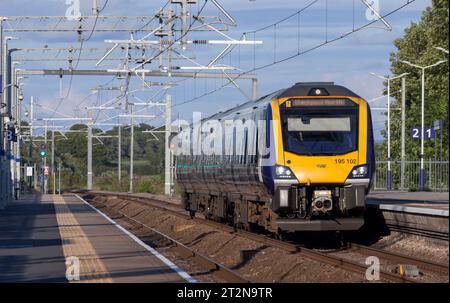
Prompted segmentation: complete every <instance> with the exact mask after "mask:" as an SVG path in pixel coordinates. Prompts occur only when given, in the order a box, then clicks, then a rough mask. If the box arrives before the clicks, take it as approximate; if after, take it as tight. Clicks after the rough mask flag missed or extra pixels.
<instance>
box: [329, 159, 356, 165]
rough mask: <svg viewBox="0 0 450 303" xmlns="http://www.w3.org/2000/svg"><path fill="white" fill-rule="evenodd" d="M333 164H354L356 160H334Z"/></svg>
mask: <svg viewBox="0 0 450 303" xmlns="http://www.w3.org/2000/svg"><path fill="white" fill-rule="evenodd" d="M334 163H335V164H356V159H334Z"/></svg>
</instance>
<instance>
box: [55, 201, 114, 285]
mask: <svg viewBox="0 0 450 303" xmlns="http://www.w3.org/2000/svg"><path fill="white" fill-rule="evenodd" d="M53 203H54V204H55V211H56V219H57V221H58V226H59V233H60V235H61V240H62V246H63V252H64V256H65V258H66V260H67V259H68V258H71V257H77V258H78V260H79V264H80V280H79V281H77V280H73V281H70V282H90V283H111V282H113V280H112V278H111V276H110V274H109V272H108V270H107V268H106V266H105V264H104V263H103V262H102V260H101V259H100V258H99V256H98V255H97V253H96V251H95V248H94V247H93V246H92V243H91V241H89V238H88V237H87V236H86V234H85V233H84V231H83V229H82V228H81V226H80V224H79V223H78V221H77V219H76V218H75V216H74V215H73V214H72V212H71V211H70V209H69V206H68V205H67V203H66V201H65V200H64V198H63V197H62V196H61V195H54V196H53ZM66 266H67V269H69V266H70V263H66Z"/></svg>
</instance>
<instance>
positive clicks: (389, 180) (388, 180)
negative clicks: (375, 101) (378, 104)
mask: <svg viewBox="0 0 450 303" xmlns="http://www.w3.org/2000/svg"><path fill="white" fill-rule="evenodd" d="M370 74H371V75H372V76H375V77H377V78H379V79H382V80H385V81H387V97H388V101H387V143H388V152H387V154H388V155H387V156H388V169H387V173H386V189H387V190H388V191H390V190H391V189H392V169H391V81H392V80H395V79H399V78H402V77H404V76H406V75H407V74H408V73H403V74H401V75H398V76H395V77H383V76H380V75H377V74H375V73H370Z"/></svg>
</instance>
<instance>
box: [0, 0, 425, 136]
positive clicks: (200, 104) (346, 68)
mask: <svg viewBox="0 0 450 303" xmlns="http://www.w3.org/2000/svg"><path fill="white" fill-rule="evenodd" d="M98 2H99V5H100V6H102V5H103V3H104V1H102V0H98ZM165 2H166V1H159V0H152V1H149V0H131V1H122V0H109V1H108V4H107V6H106V8H105V10H104V11H103V12H102V15H110V16H116V15H152V14H154V12H155V11H156V10H157V9H158V8H159V7H161V6H162V5H163V4H164V3H165ZM220 2H221V3H222V4H223V6H224V7H225V8H226V9H227V10H228V11H229V12H230V13H231V14H232V15H233V16H234V17H235V19H236V20H237V23H238V26H237V27H235V28H231V29H230V31H229V32H228V33H227V34H229V35H230V36H232V37H234V38H239V37H240V35H241V34H242V32H249V31H252V30H254V29H257V28H261V27H264V26H266V25H269V24H272V23H274V22H276V21H278V20H280V19H283V18H284V17H286V16H289V15H291V14H293V13H295V12H296V11H298V10H299V9H300V8H302V7H304V6H305V5H307V4H309V3H311V2H313V1H312V0H280V1H271V0H254V1H250V0H222V1H220ZM405 2H406V1H405V0H398V1H393V0H379V3H380V10H381V13H382V14H385V13H387V12H390V11H392V10H393V9H395V8H397V7H399V6H401V5H403V4H404V3H405ZM201 3H202V1H201ZM430 3H431V1H430V0H416V1H415V2H413V3H412V4H410V5H408V6H406V7H405V8H403V9H402V10H400V11H398V12H396V13H394V14H393V15H391V16H389V17H388V18H387V21H388V22H389V23H390V24H391V25H392V27H393V30H392V31H391V32H389V31H386V30H384V29H382V27H383V24H382V23H381V22H377V23H376V24H375V25H374V26H373V27H371V28H367V29H364V30H362V31H360V32H357V33H354V34H351V35H349V36H347V37H346V38H345V39H342V40H339V41H336V42H334V43H331V44H328V45H325V46H323V47H321V48H319V49H317V50H314V51H312V52H309V53H307V54H304V55H301V56H298V57H296V58H294V59H292V60H289V61H287V62H284V63H281V64H277V65H274V66H272V67H269V68H265V69H262V70H258V71H257V75H258V82H259V83H258V95H259V96H262V95H264V94H267V93H269V92H271V91H274V90H277V89H279V88H283V87H288V86H290V85H292V84H294V83H296V82H299V81H334V82H336V83H337V84H340V85H344V86H347V87H348V88H350V89H352V90H353V91H355V92H356V93H357V94H359V95H361V96H362V97H364V98H366V99H367V100H370V99H372V98H376V97H378V96H380V95H381V94H382V83H381V81H380V80H378V79H377V78H374V77H373V76H370V75H369V72H375V73H378V74H384V75H387V74H389V60H388V59H389V54H390V52H392V51H394V50H395V48H394V47H393V44H392V42H393V41H394V40H395V39H396V38H398V37H401V36H402V35H403V32H404V29H405V27H407V26H409V25H410V23H411V22H417V21H419V19H420V15H421V12H422V11H423V9H425V8H426V7H427V6H428V5H430ZM353 5H355V6H353ZM67 7H68V6H67V5H66V4H65V0H40V1H32V0H14V1H9V0H0V12H1V13H0V15H3V16H18V15H28V16H38V15H64V14H65V12H66V9H67ZM90 7H91V1H90V0H81V13H82V15H91V11H90ZM174 7H177V6H174ZM325 7H327V10H326V9H325ZM196 10H197V6H196V5H195V6H193V11H196ZM326 12H327V13H326ZM203 13H204V15H215V14H218V13H219V12H218V11H217V9H216V8H215V7H214V6H213V5H211V3H208V5H207V6H206V7H205V10H204V11H203ZM365 14H366V8H365V7H364V5H363V4H362V2H361V1H359V0H355V1H352V0H335V1H329V0H328V1H327V0H319V1H317V3H315V4H314V5H312V6H311V7H310V8H308V9H307V10H305V11H304V12H303V13H302V14H301V15H300V45H301V50H306V49H308V48H309V47H311V46H314V45H317V44H319V43H321V42H323V41H324V39H325V34H326V31H327V32H328V38H329V39H332V38H335V37H339V36H340V35H341V34H343V33H346V32H348V31H349V30H351V29H352V27H353V22H355V26H356V27H358V26H360V25H363V24H365V23H367V22H368V21H367V19H366V16H365ZM353 16H354V19H353ZM353 20H354V21H353ZM24 24H26V25H30V26H34V27H37V26H41V25H42V24H44V23H42V22H41V23H39V22H28V23H22V24H19V25H20V26H23V25H24ZM99 24H100V25H98V26H102V24H101V23H99ZM136 24H142V23H139V22H132V23H130V24H129V25H130V26H133V25H136ZM326 24H328V29H327V30H326V26H325V25H326ZM11 25H12V26H16V25H17V24H11ZM69 25H70V24H69ZM8 26H9V24H7V25H6V28H8ZM298 28H299V27H298V19H297V17H294V18H291V19H289V20H287V21H285V22H283V23H281V24H279V25H278V26H277V28H276V32H274V29H273V28H269V29H268V30H265V31H262V32H258V34H257V35H256V36H255V39H257V40H262V41H263V46H258V47H257V48H256V57H255V62H256V63H257V65H262V64H267V63H270V62H271V61H272V60H273V57H274V34H276V42H277V43H276V57H277V58H283V57H286V56H288V55H290V54H293V53H295V52H297V47H298ZM8 35H9V34H8ZM85 35H86V34H85ZM14 36H17V37H20V40H17V41H13V42H11V44H10V45H11V47H21V48H34V47H36V48H41V47H43V46H44V45H48V46H49V47H68V46H70V45H71V46H73V47H79V45H80V44H79V42H78V41H77V35H76V34H75V33H51V34H47V33H33V34H29V33H28V34H24V33H14ZM141 36H142V34H140V35H137V37H141ZM129 37H130V36H129V33H95V34H94V35H93V36H92V38H91V40H90V41H88V42H86V43H85V44H84V46H83V47H84V48H85V49H88V48H93V47H98V48H106V47H109V46H110V45H108V44H106V43H105V42H104V40H105V39H128V38H129ZM189 39H220V36H218V35H217V34H215V33H208V34H198V33H193V34H192V35H190V36H189ZM248 39H253V36H252V35H249V36H248ZM220 50H221V48H220V47H212V46H200V47H193V48H192V49H189V50H188V52H187V53H188V54H189V53H191V52H192V53H195V54H196V55H197V57H198V61H200V62H201V63H202V64H207V63H208V62H209V60H211V59H212V58H214V57H215V55H217V54H218V52H220ZM253 50H254V48H253V46H241V47H239V48H236V49H235V50H234V52H233V53H232V54H231V56H229V57H227V58H225V59H224V60H223V61H222V63H223V64H232V65H234V66H238V67H239V68H241V69H242V70H248V69H249V68H252V67H253V62H254V52H253ZM40 55H42V54H39V53H38V54H34V53H33V54H19V53H17V55H16V56H17V57H26V56H28V57H30V56H40ZM90 55H93V54H89V53H87V52H86V51H85V52H84V53H83V54H82V56H90ZM120 55H121V54H120V53H117V55H116V57H118V56H120ZM182 64H184V65H190V66H191V65H192V64H191V63H187V62H184V63H182ZM92 65H93V62H89V64H86V63H84V62H82V63H80V64H79V65H78V68H80V69H85V68H86V69H87V68H92V67H93V66H92ZM60 67H61V68H67V67H68V63H67V62H55V63H48V62H33V63H31V62H27V63H25V64H22V65H20V68H60ZM116 67H117V64H113V65H111V66H109V67H108V68H116ZM101 68H102V69H104V68H105V67H101ZM147 68H155V66H147ZM151 80H152V81H166V80H167V79H151ZM174 80H175V81H178V80H180V79H174ZM109 81H111V83H110V84H109V85H118V83H119V82H118V81H117V80H114V79H113V78H105V77H90V78H81V77H74V78H73V79H72V85H71V89H70V93H69V95H68V97H67V98H66V99H65V100H64V102H62V104H60V105H59V107H58V111H59V112H62V113H64V114H66V115H77V116H85V113H84V112H83V111H79V110H78V111H77V110H74V109H75V108H76V105H77V104H81V105H80V106H81V107H82V106H88V105H92V104H102V103H104V102H106V101H107V100H109V99H111V98H113V97H115V95H116V94H117V92H115V91H112V92H102V93H99V94H97V95H95V94H93V95H89V94H90V93H91V91H90V88H92V87H95V86H97V85H101V84H104V83H107V82H109ZM69 83H70V77H64V78H63V86H64V89H65V91H64V95H65V94H66V93H67V88H68V87H69ZM222 83H225V82H223V81H222V80H220V79H219V80H208V81H205V80H202V79H197V80H187V81H184V82H182V83H180V84H179V85H178V86H177V87H176V88H174V89H172V90H171V94H172V95H173V103H174V104H179V103H183V102H184V101H186V100H190V99H192V98H193V97H195V96H198V95H201V94H203V93H204V92H207V91H210V90H213V89H215V88H217V87H219V86H221V85H222ZM238 83H239V85H240V86H241V87H242V89H243V90H244V91H245V92H246V94H248V95H250V85H249V82H248V81H247V82H246V81H238ZM139 87H140V82H139V81H137V80H134V81H133V82H132V83H131V89H138V88H139ZM157 93H158V90H156V89H155V88H152V89H150V90H145V91H139V92H136V93H135V94H134V95H135V96H136V97H138V98H140V99H142V100H146V99H148V98H149V97H150V96H154V95H155V94H157ZM59 94H60V93H59V82H58V79H57V77H41V76H34V77H33V78H28V79H25V86H24V95H25V105H26V104H27V103H28V100H29V97H30V96H34V98H35V100H37V102H38V103H39V104H41V105H42V106H44V107H45V108H49V109H54V108H55V107H57V106H58V103H59V101H58V96H59ZM156 96H157V97H160V96H161V97H162V94H159V95H156ZM83 100H84V101H83ZM245 100H246V99H245V97H244V95H242V94H241V93H240V92H239V91H238V90H236V89H235V88H233V87H232V86H231V85H230V86H228V87H226V88H224V89H222V90H219V91H218V92H217V93H214V94H211V95H208V96H206V97H204V98H200V99H198V100H196V101H195V102H192V103H189V104H186V105H182V106H176V107H174V108H173V119H175V118H177V117H178V116H179V117H180V118H183V119H186V120H190V119H191V117H192V112H193V111H201V112H202V114H203V115H204V116H207V115H210V114H213V113H215V112H217V111H218V110H222V109H226V108H229V107H232V106H234V105H236V104H238V103H242V102H244V101H245ZM81 101H83V103H81ZM385 101H386V100H385V99H380V100H379V101H377V102H376V103H374V105H375V106H379V107H382V106H384V105H385ZM144 112H145V113H148V114H150V113H151V114H156V115H158V111H157V110H155V109H148V110H146V111H144ZM36 114H37V116H38V117H41V118H42V117H47V116H49V115H51V114H52V113H51V111H48V110H47V111H45V110H43V109H42V108H37V113H36ZM108 116H114V113H108V114H105V113H102V114H100V115H99V117H98V121H102V120H105V119H107V117H108ZM374 116H375V119H374V120H375V123H376V125H375V129H376V130H377V134H376V136H377V138H378V139H379V138H380V137H379V135H378V132H379V130H380V129H382V128H383V125H384V124H383V121H384V117H383V116H382V115H381V114H380V113H374ZM54 117H58V114H55V115H54ZM114 121H116V120H114ZM140 121H141V122H147V123H151V124H154V125H155V126H159V125H161V120H158V119H156V120H152V121H148V120H146V119H141V120H140ZM109 122H112V121H109ZM66 124H67V125H69V124H70V123H69V122H67V123H66Z"/></svg>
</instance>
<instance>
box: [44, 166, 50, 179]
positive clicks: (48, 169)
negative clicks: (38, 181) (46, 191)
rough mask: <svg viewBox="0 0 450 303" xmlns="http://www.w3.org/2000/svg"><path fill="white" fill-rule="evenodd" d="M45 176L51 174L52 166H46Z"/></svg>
mask: <svg viewBox="0 0 450 303" xmlns="http://www.w3.org/2000/svg"><path fill="white" fill-rule="evenodd" d="M44 176H46V177H48V176H50V167H48V166H44Z"/></svg>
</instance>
